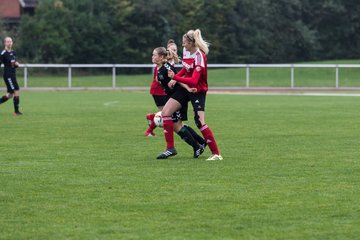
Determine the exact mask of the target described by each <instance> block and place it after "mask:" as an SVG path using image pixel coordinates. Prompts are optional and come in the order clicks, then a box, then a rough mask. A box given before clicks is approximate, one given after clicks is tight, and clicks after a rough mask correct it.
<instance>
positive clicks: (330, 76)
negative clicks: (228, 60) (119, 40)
mask: <svg viewBox="0 0 360 240" xmlns="http://www.w3.org/2000/svg"><path fill="white" fill-rule="evenodd" d="M312 63H314V64H359V63H360V62H359V60H341V61H340V60H339V61H321V62H310V63H307V64H312ZM22 70H23V69H21V68H20V69H19V70H18V75H17V76H18V80H19V84H20V86H23V85H24V83H23V73H22ZM40 70H41V69H40ZM56 70H58V73H57V76H54V74H53V73H51V72H50V71H49V69H47V70H44V69H43V70H42V71H40V73H39V69H31V68H30V69H29V70H28V86H29V87H67V86H68V79H67V77H68V73H67V69H65V68H64V69H56ZM95 70H96V69H95ZM95 70H94V69H80V70H79V69H73V70H72V71H73V79H72V86H73V87H112V76H111V71H112V70H111V68H109V69H107V72H108V75H98V76H96V75H95V73H96V71H95ZM98 70H99V69H98ZM102 70H103V71H104V69H102ZM147 70H148V72H149V73H148V74H141V75H125V74H124V73H123V70H122V69H117V76H116V86H117V87H128V86H136V87H139V86H140V87H148V86H149V85H150V82H151V80H152V73H151V69H147ZM208 75H209V85H210V86H211V87H246V69H245V68H223V69H213V68H209V70H208ZM294 78H295V81H294V86H295V87H328V88H329V87H335V86H336V82H335V69H334V68H295V71H294ZM219 79H221V80H219ZM290 79H291V70H290V68H251V69H250V87H291V82H290ZM0 87H4V84H3V82H2V81H0ZM339 87H360V69H359V68H341V69H339Z"/></svg>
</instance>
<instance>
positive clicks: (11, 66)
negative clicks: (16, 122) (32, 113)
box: [0, 37, 22, 116]
mask: <svg viewBox="0 0 360 240" xmlns="http://www.w3.org/2000/svg"><path fill="white" fill-rule="evenodd" d="M4 45H5V49H4V50H3V51H2V52H1V58H0V64H1V63H2V64H4V82H5V84H6V88H7V94H6V95H4V96H2V97H1V98H0V104H2V103H4V102H6V101H7V100H9V99H10V98H12V97H14V100H13V102H14V115H15V116H19V115H22V113H21V112H20V111H19V103H20V88H19V84H18V83H17V81H16V74H15V69H16V68H17V67H18V66H19V63H18V62H17V61H16V54H15V51H13V50H12V45H13V41H12V39H11V37H6V38H5V39H4Z"/></svg>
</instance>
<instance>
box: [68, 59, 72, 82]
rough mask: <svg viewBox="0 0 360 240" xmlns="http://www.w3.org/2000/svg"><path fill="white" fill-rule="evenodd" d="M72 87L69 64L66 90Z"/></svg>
mask: <svg viewBox="0 0 360 240" xmlns="http://www.w3.org/2000/svg"><path fill="white" fill-rule="evenodd" d="M71 86H72V79H71V64H69V68H68V88H71Z"/></svg>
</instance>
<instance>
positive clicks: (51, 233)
mask: <svg viewBox="0 0 360 240" xmlns="http://www.w3.org/2000/svg"><path fill="white" fill-rule="evenodd" d="M21 107H22V111H23V112H24V116H22V117H14V116H12V114H11V113H12V103H11V102H7V103H5V104H2V105H0V120H1V129H0V132H1V137H2V139H1V143H0V186H1V187H0V216H1V218H0V219H1V223H0V239H357V238H359V236H360V217H359V216H360V204H359V199H360V184H359V182H360V174H359V172H360V164H359V152H360V151H359V145H360V139H359V135H360V130H359V119H360V111H359V109H360V98H357V97H324V96H322V97H315V96H270V95H264V96H249V95H247V96H245V95H221V94H219V95H213V94H209V95H208V97H207V108H206V119H207V124H208V125H209V126H210V127H211V128H212V130H213V132H214V135H215V138H216V139H217V141H218V145H219V148H220V150H221V154H222V156H223V157H224V161H215V162H207V161H205V159H206V158H207V157H208V156H209V155H210V151H209V149H206V151H205V153H204V154H203V155H202V156H200V158H199V159H193V158H192V149H191V148H190V147H189V146H187V145H186V144H185V143H183V142H182V141H181V140H180V138H179V137H178V136H175V145H176V147H177V150H178V155H177V156H175V157H173V158H171V159H167V160H156V156H157V155H158V154H159V153H160V152H162V151H163V150H164V148H165V140H164V137H163V134H162V131H161V129H156V130H155V133H156V136H155V137H153V138H146V137H144V136H143V134H144V132H145V130H146V128H147V125H146V121H145V114H146V113H148V112H154V111H156V110H155V105H154V103H153V100H152V98H151V96H150V95H149V94H147V93H142V92H121V91H64V92H61V91H60V92H59V91H53V92H41V91H40V92H23V93H22V97H21ZM189 116H191V113H190V112H189ZM189 124H190V125H191V126H193V127H195V124H194V122H193V121H192V119H191V118H190V121H189Z"/></svg>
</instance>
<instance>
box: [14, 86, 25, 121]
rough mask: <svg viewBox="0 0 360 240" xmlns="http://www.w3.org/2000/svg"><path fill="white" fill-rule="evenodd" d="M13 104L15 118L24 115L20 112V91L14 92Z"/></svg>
mask: <svg viewBox="0 0 360 240" xmlns="http://www.w3.org/2000/svg"><path fill="white" fill-rule="evenodd" d="M13 102H14V115H15V116H20V115H23V114H22V113H21V112H20V110H19V105H20V91H19V90H16V91H15V92H14V98H13Z"/></svg>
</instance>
